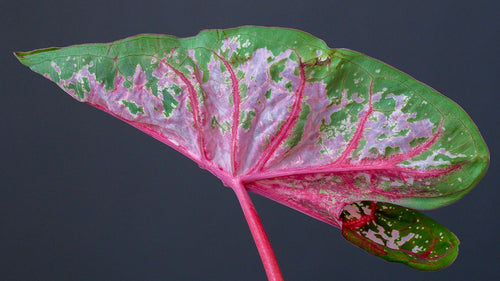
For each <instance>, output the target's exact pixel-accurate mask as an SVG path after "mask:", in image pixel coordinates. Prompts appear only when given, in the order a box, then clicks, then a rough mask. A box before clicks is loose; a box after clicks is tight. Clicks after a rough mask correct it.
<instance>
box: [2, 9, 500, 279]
mask: <svg viewBox="0 0 500 281" xmlns="http://www.w3.org/2000/svg"><path fill="white" fill-rule="evenodd" d="M499 3H500V2H499V1H373V0H366V1H312V0H310V1H292V0H286V1H189V0H183V1H166V0H165V1H145V0H141V1H138V0H136V1H116V0H115V1H103V0H99V1H94V0H92V1H91V0H87V1H62V0H45V1H23V0H16V1H2V3H1V4H0V24H1V25H0V33H1V38H2V40H1V43H0V44H1V46H0V47H1V49H0V51H1V52H0V60H1V70H0V71H1V75H0V93H1V97H0V99H1V101H2V103H1V104H2V105H1V110H0V126H1V130H0V132H1V143H0V148H1V159H2V162H1V166H0V179H1V182H0V280H265V278H266V277H265V273H264V270H263V268H262V265H261V261H260V259H259V256H258V253H257V250H256V248H255V245H254V242H253V240H252V238H251V235H250V232H249V231H248V227H247V225H246V222H245V220H244V217H243V215H242V212H241V209H240V207H239V205H238V203H237V200H236V197H235V196H234V194H233V192H232V191H231V190H229V189H227V188H225V187H223V185H222V184H221V182H220V181H219V180H218V179H217V178H215V177H214V176H212V175H211V174H210V173H208V172H206V171H203V170H200V169H199V168H198V166H197V165H196V164H195V163H193V162H191V161H190V160H188V159H187V158H186V157H184V156H182V155H180V154H179V153H177V152H175V151H174V150H172V149H170V148H169V147H167V146H165V145H163V144H162V143H160V142H158V141H156V140H154V139H153V138H151V137H149V136H147V135H146V134H144V133H142V132H140V131H138V130H136V129H134V128H132V127H131V126H129V125H126V124H125V123H123V122H121V121H119V120H118V119H115V118H113V117H111V116H109V115H107V114H106V113H104V112H101V111H99V110H97V109H94V108H92V107H91V106H88V105H85V104H82V103H78V102H76V101H74V100H73V99H72V98H71V97H70V96H68V95H66V94H65V93H64V92H63V91H62V90H60V89H59V88H58V87H57V86H56V85H55V84H53V83H52V82H49V81H48V80H46V79H44V78H43V77H41V76H39V75H37V74H35V73H33V72H31V71H30V70H29V69H28V68H26V67H24V66H22V65H21V64H20V63H19V62H17V60H16V59H15V58H14V56H13V55H12V51H14V50H17V51H27V50H32V49H36V48H43V47H50V46H61V47H62V46H67V45H72V44H77V43H94V42H110V41H114V40H117V39H122V38H124V37H128V36H131V35H135V34H138V33H160V34H170V35H175V36H180V37H186V36H193V35H196V34H197V33H198V32H199V31H200V30H202V29H207V28H229V27H236V26H240V25H249V24H251V25H265V26H281V27H291V28H296V29H300V30H304V31H306V32H309V33H311V34H313V35H314V36H316V37H318V38H320V39H323V40H324V41H325V42H326V43H327V44H328V45H329V46H330V47H332V48H333V47H336V48H340V47H342V48H349V49H353V50H356V51H360V52H363V53H365V54H367V55H369V56H372V57H375V58H377V59H380V60H382V61H384V62H387V63H388V64H390V65H392V66H394V67H396V68H398V69H400V70H402V71H404V72H406V73H408V74H410V75H412V76H413V77H415V78H416V79H417V80H419V81H422V82H424V83H426V84H428V85H430V86H432V87H433V88H435V89H437V90H438V91H440V92H441V93H443V94H444V95H446V96H448V97H449V98H451V99H452V100H454V101H455V102H457V103H458V104H460V105H461V106H462V107H463V108H464V109H465V110H466V111H467V112H468V113H469V114H470V116H471V117H472V119H473V120H474V121H475V123H476V124H477V126H478V127H479V129H480V131H481V133H482V135H483V137H484V139H485V140H486V143H487V144H488V146H489V149H490V152H491V155H492V164H491V166H490V168H489V171H488V173H487V174H486V176H485V178H484V179H483V180H482V181H481V182H480V183H479V185H478V186H477V187H476V188H475V189H474V190H472V192H470V193H469V194H467V195H466V196H465V197H464V198H463V199H461V200H460V201H458V202H457V203H455V204H452V205H450V206H447V207H444V208H441V209H438V210H433V211H428V212H426V214H428V215H430V216H431V217H432V218H434V219H436V220H437V221H439V222H440V223H442V224H443V225H444V226H446V227H448V228H449V229H450V230H451V231H453V232H454V233H455V234H456V235H457V236H458V237H459V239H460V240H461V245H460V252H459V255H458V258H457V260H456V261H455V263H454V264H453V265H452V266H450V267H448V268H446V269H444V270H441V271H438V272H420V271H416V270H414V269H411V268H408V267H406V266H404V265H402V264H398V263H389V262H385V261H383V260H380V259H378V258H376V257H373V256H371V255H370V254H367V253H366V252H364V251H362V250H360V249H358V248H356V247H355V246H353V245H351V244H350V243H348V242H346V241H344V239H343V238H342V237H341V234H340V231H339V230H338V229H336V228H334V227H332V226H329V225H327V224H325V223H322V222H319V221H317V220H315V219H312V218H310V217H308V216H305V215H303V214H301V213H298V212H296V211H294V210H291V209H289V208H287V207H284V206H281V205H279V204H277V203H275V202H272V201H270V200H268V199H265V198H261V197H259V196H255V195H252V198H253V200H254V203H255V205H256V207H257V210H258V212H259V214H260V216H261V218H262V221H263V223H264V226H265V227H266V230H267V233H268V235H269V237H270V240H271V243H272V245H273V247H274V250H275V252H276V255H277V258H278V261H279V263H280V265H281V268H282V271H283V274H284V276H285V279H286V280H426V281H430V280H454V281H458V280H499V279H500V278H499V277H500V274H499V271H498V263H499V262H500V258H499V250H500V248H499V243H498V233H499V231H500V227H499V221H500V220H499V216H498V214H499V213H500V208H499V207H498V206H499V196H500V192H498V188H499V186H498V174H499V172H500V171H499V166H498V163H496V162H497V161H496V160H498V157H497V156H496V155H498V142H497V139H498V137H499V135H498V125H499V118H498V117H499V110H498V99H496V97H497V96H498V93H499V92H498V85H496V83H497V82H498V81H499V79H498V77H499V74H500V73H499V69H500V64H499V55H498V50H499V47H500V44H499V37H500V30H499V18H500V14H499V11H500V5H499Z"/></svg>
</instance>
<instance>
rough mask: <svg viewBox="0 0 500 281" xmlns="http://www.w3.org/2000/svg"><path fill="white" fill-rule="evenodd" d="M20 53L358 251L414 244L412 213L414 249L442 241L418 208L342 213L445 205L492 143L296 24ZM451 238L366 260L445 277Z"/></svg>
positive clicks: (442, 100) (395, 77)
mask: <svg viewBox="0 0 500 281" xmlns="http://www.w3.org/2000/svg"><path fill="white" fill-rule="evenodd" d="M16 56H17V57H18V58H19V60H20V61H21V62H22V63H23V64H25V65H27V66H29V67H30V68H31V69H32V70H34V71H35V72H37V73H40V74H41V75H43V76H45V77H47V78H48V79H50V80H52V81H54V82H55V83H57V84H58V85H59V86H60V87H61V88H62V89H63V90H65V91H66V92H67V93H68V94H70V95H71V96H72V97H74V98H75V99H77V100H79V101H82V102H85V103H89V104H91V105H93V106H95V107H97V108H99V109H102V110H104V111H106V112H108V113H110V114H111V115H113V116H115V117H117V118H119V119H121V120H123V121H125V122H127V123H129V124H131V125H132V126H134V127H136V128H138V129H140V130H142V131H144V132H146V133H148V134H150V135H151V136H153V137H155V138H156V139H158V140H160V141H162V142H164V143H165V144H167V145H169V146H171V147H172V148H174V149H176V150H177V151H179V152H181V153H183V154H184V155H186V156H187V157H189V158H191V159H192V160H193V161H196V162H197V163H198V164H199V165H200V167H202V168H204V169H207V170H209V171H210V172H212V173H213V174H214V175H216V176H217V177H219V178H220V179H221V180H222V181H223V182H224V184H225V185H227V186H230V187H233V188H234V187H235V186H239V185H240V186H243V187H244V188H245V189H247V190H250V191H253V192H255V193H258V194H261V195H263V196H266V197H268V198H270V199H272V200H275V201H277V202H280V203H282V204H284V205H287V206H289V207H292V208H294V209H296V210H299V211H301V212H303V213H306V214H308V215H310V216H312V217H314V218H316V219H319V220H321V221H324V222H326V223H329V224H332V225H334V226H337V227H341V226H342V229H343V233H344V236H346V237H347V239H348V240H350V241H352V242H354V243H356V244H358V245H361V246H362V247H363V245H368V244H370V243H371V244H370V245H374V243H377V242H380V241H378V240H377V239H376V238H375V239H374V238H373V237H371V236H370V234H368V233H371V232H369V231H374V230H379V231H380V233H379V234H378V235H381V236H377V237H385V236H383V235H384V234H382V233H386V235H391V234H393V231H396V232H398V233H399V235H401V236H400V237H403V236H402V235H406V236H405V237H408V235H409V234H404V233H406V232H407V231H409V230H408V229H406V230H405V229H404V228H405V227H404V225H405V223H409V222H407V221H406V219H407V218H411V219H410V220H413V221H411V223H410V224H412V225H420V224H419V223H422V224H425V227H421V228H417V227H413V228H412V230H411V231H412V232H411V233H413V234H414V236H413V239H412V240H411V241H412V243H413V242H415V243H417V242H418V243H420V242H419V241H420V240H417V235H422V236H426V237H427V236H429V239H430V238H431V237H432V238H433V239H434V238H435V237H438V236H439V235H438V236H436V233H437V232H436V231H441V230H442V231H443V233H445V231H444V230H443V229H442V228H441V226H439V225H437V224H435V223H427V222H428V221H427V219H425V218H424V217H423V215H420V214H418V213H416V212H415V211H411V210H409V209H406V208H402V207H391V206H393V205H389V204H383V203H373V204H375V205H373V206H375V207H376V208H371V209H370V210H371V211H370V210H369V212H371V213H370V214H371V216H373V217H377V218H378V219H377V220H372V221H371V222H370V223H369V224H367V225H362V226H359V227H354V228H353V227H352V225H356V224H353V223H352V222H351V219H352V218H355V217H356V215H354V214H350V215H347V213H346V212H347V211H349V210H351V209H352V206H355V207H358V208H362V209H363V208H364V206H365V205H366V204H365V203H356V202H364V201H370V202H386V203H390V204H397V205H400V206H404V207H410V208H419V209H429V208H436V207H440V206H443V205H446V204H449V203H451V202H454V201H456V200H457V199H459V198H460V197H461V196H463V195H464V194H465V193H467V192H468V191H469V190H470V189H471V188H472V187H473V186H474V185H475V184H477V182H478V181H479V179H480V178H481V177H482V175H483V174H484V173H485V171H486V168H487V166H488V161H489V156H488V151H487V148H486V145H485V143H484V141H483V140H482V138H481V136H480V134H479V132H478V130H477V128H476V126H475V125H474V123H473V122H472V121H471V120H470V118H469V117H468V116H467V114H466V113H465V112H464V111H463V110H462V109H461V108H460V107H459V106H458V105H456V104H455V103H453V102H452V101H450V100H449V99H447V98H446V97H444V96H442V95H441V94H439V93H437V92H436V91H435V90H433V89H432V88H430V87H428V86H426V85H424V84H422V83H420V82H418V81H416V80H414V79H413V78H411V77H409V76H408V75H406V74H404V73H402V72H400V71H398V70H396V69H394V68H392V67H390V66H388V65H386V64H384V63H382V62H380V61H377V60H375V59H373V58H370V57H367V56H365V55H363V54H360V53H357V52H354V51H351V50H346V49H330V48H328V47H327V46H326V44H325V43H324V42H323V41H321V40H319V39H317V38H315V37H313V36H311V35H309V34H306V33H303V32H301V31H297V30H290V29H281V28H262V27H251V26H248V27H240V28H235V29H228V30H206V31H203V32H201V33H200V34H199V35H197V36H195V37H191V38H183V39H179V38H176V37H172V36H164V35H138V36H135V37H131V38H127V39H124V40H120V41H116V42H113V43H109V44H87V45H77V46H71V47H67V48H48V49H40V50H35V51H31V52H24V53H21V52H19V53H16ZM346 206H347V207H346ZM370 206H372V205H371V204H370ZM384 208H395V209H394V210H395V211H394V212H397V213H398V214H399V213H401V220H402V221H399V220H400V218H399V217H398V216H396V217H390V219H387V216H388V215H387V214H386V213H387V212H386V213H384V212H379V210H381V209H384ZM375 210H377V211H375ZM391 210H392V209H391ZM343 211H344V215H341V214H342V212H343ZM349 213H350V211H349ZM358 215H359V216H367V215H368V213H367V212H365V211H363V213H359V214H358ZM389 215H390V214H389ZM351 216H353V217H351ZM382 217H383V218H384V219H382ZM416 220H419V223H417V222H416ZM384 221H387V222H386V223H385V224H383V223H384ZM405 231H406V232H405ZM439 233H440V232H439ZM446 233H448V232H446ZM393 236H394V235H393ZM393 236H388V237H389V238H390V237H393ZM446 237H447V239H448V240H447V241H451V242H450V243H449V249H448V248H446V250H439V251H438V252H437V253H436V254H435V255H434V254H432V255H431V254H429V255H425V254H421V253H422V251H423V249H426V250H428V249H430V248H429V247H430V246H429V244H426V243H428V242H423V243H424V244H422V245H417V244H415V247H417V248H415V249H416V250H415V251H413V248H411V249H409V246H408V245H410V244H408V243H409V242H408V243H403V244H401V245H399V244H397V245H398V246H401V247H400V248H397V249H396V248H394V247H392V248H391V246H393V245H392V244H391V245H389V244H388V243H389V241H382V242H381V243H378V244H379V245H382V246H383V247H382V246H381V248H384V254H381V253H382V252H375V251H371V252H373V253H375V254H377V255H379V256H382V257H386V258H387V259H389V260H399V261H403V262H406V263H409V264H410V265H412V266H415V267H418V268H420V269H437V268H439V264H441V265H443V266H444V265H447V264H449V262H446V261H445V262H441V261H436V259H439V258H440V257H443V258H444V259H446V260H450V262H451V260H453V258H452V257H451V256H453V255H454V253H456V247H457V245H458V242H457V241H456V240H454V239H453V238H450V237H453V236H452V234H447V236H446ZM389 238H388V239H389ZM367 239H371V240H370V241H369V240H367ZM380 239H381V238H380ZM401 239H403V238H401ZM399 241H402V240H399ZM432 241H435V240H432ZM393 242H394V241H393ZM395 243H396V242H395ZM398 243H399V242H398ZM412 245H413V244H412ZM370 247H371V246H370ZM418 247H422V250H421V248H418ZM440 247H441V246H440ZM447 247H448V246H447ZM364 248H365V249H366V248H367V247H364ZM387 248H389V249H390V250H398V251H399V250H403V251H406V253H407V254H406V255H405V254H401V253H400V252H398V253H396V252H395V251H388V250H387ZM408 249H409V250H410V252H411V253H413V254H411V253H410V252H408ZM433 249H438V247H437V246H434V248H433ZM439 249H441V248H439ZM442 249H444V248H442ZM424 253H427V252H424ZM417 255H418V257H417ZM453 257H454V256H453ZM418 259H420V260H418ZM422 259H423V260H433V262H429V263H426V262H421V260H422ZM417 263H418V264H419V265H418V266H417V265H416V264H417Z"/></svg>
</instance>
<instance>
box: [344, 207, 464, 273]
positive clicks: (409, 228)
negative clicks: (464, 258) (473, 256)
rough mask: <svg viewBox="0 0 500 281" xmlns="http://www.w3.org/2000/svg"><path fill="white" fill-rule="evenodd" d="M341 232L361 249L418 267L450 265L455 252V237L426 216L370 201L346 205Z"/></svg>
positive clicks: (410, 210) (438, 267) (429, 267)
mask: <svg viewBox="0 0 500 281" xmlns="http://www.w3.org/2000/svg"><path fill="white" fill-rule="evenodd" d="M341 218H342V222H343V224H342V235H343V236H344V238H345V239H347V240H348V241H349V242H351V243H353V244H355V245H356V246H358V247H360V248H362V249H363V250H365V251H367V252H369V253H371V254H373V255H376V256H378V257H381V258H383V259H385V260H388V261H394V262H402V263H404V264H407V265H409V266H411V267H413V268H416V269H420V270H438V269H442V268H444V267H446V266H448V265H450V264H451V263H452V262H453V261H454V260H455V258H456V257H457V254H458V244H459V241H458V239H457V237H456V236H455V235H454V234H453V233H451V232H450V231H449V230H447V229H446V228H445V227H443V226H442V225H440V224H439V223H438V222H436V221H434V220H432V219H431V218H429V217H427V216H426V215H424V214H422V213H420V212H418V211H415V210H412V209H408V208H405V207H401V206H397V205H393V204H388V203H380V202H373V201H362V202H358V203H352V204H350V205H347V206H346V207H345V208H344V210H343V212H342V215H341Z"/></svg>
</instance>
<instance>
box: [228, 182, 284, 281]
mask: <svg viewBox="0 0 500 281" xmlns="http://www.w3.org/2000/svg"><path fill="white" fill-rule="evenodd" d="M232 188H233V190H234V193H236V197H237V198H238V201H239V202H240V205H241V208H242V209H243V213H244V215H245V219H246V220H247V223H248V227H249V228H250V232H251V233H252V236H253V239H254V241H255V245H256V246H257V250H258V251H259V255H260V258H261V260H262V264H263V265H264V269H265V270H266V275H267V279H268V280H269V281H281V280H283V276H282V274H281V270H280V267H279V265H278V261H277V260H276V256H275V255H274V251H273V248H272V247H271V243H270V242H269V239H268V238H267V235H266V232H265V230H264V226H263V225H262V222H261V221H260V218H259V215H258V214H257V211H256V210H255V207H254V205H253V203H252V200H251V199H250V196H248V192H247V190H246V188H245V187H244V186H243V184H242V183H241V182H237V183H236V184H233V185H232Z"/></svg>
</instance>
